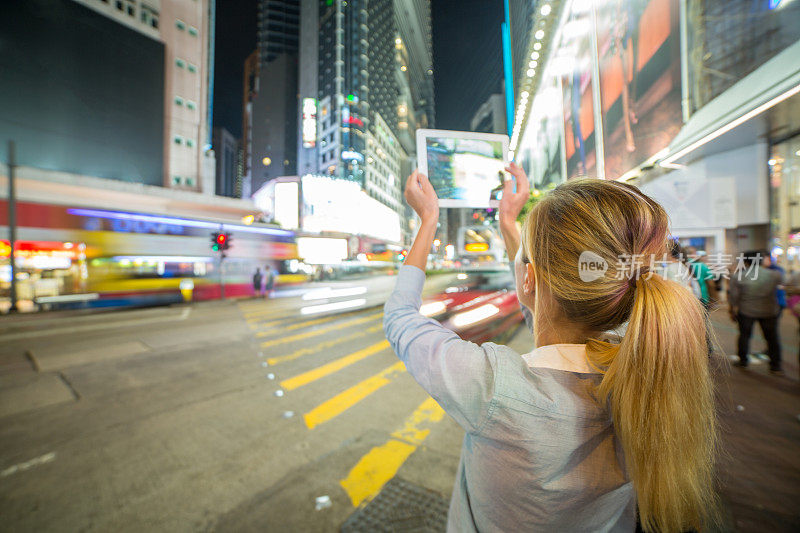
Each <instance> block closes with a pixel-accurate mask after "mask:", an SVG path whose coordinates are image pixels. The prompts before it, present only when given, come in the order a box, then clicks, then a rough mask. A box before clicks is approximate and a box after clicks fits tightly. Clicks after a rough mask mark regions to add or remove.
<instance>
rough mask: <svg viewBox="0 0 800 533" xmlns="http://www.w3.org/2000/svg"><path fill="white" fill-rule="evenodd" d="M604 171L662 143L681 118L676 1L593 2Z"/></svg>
mask: <svg viewBox="0 0 800 533" xmlns="http://www.w3.org/2000/svg"><path fill="white" fill-rule="evenodd" d="M595 6H596V9H597V45H598V56H599V62H600V99H601V102H602V116H603V130H604V131H603V134H604V135H603V138H604V151H605V171H606V177H608V178H612V179H613V178H618V177H619V176H621V175H622V174H624V173H625V172H627V171H628V170H630V169H631V168H633V167H636V166H637V165H639V164H641V163H642V162H644V161H645V160H647V159H648V158H649V157H651V156H652V155H653V154H655V153H657V152H659V151H660V150H662V149H664V148H666V147H667V146H668V145H669V143H670V141H671V140H672V139H673V138H674V137H675V135H677V133H678V131H680V128H681V126H682V123H681V81H680V28H679V12H678V10H679V5H678V2H674V1H671V0H607V1H598V2H595Z"/></svg>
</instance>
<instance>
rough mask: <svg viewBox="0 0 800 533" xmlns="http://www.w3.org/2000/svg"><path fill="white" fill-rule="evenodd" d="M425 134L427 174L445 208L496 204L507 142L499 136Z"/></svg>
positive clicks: (501, 181)
mask: <svg viewBox="0 0 800 533" xmlns="http://www.w3.org/2000/svg"><path fill="white" fill-rule="evenodd" d="M470 137H480V136H479V135H476V134H469V133H466V132H465V137H459V136H452V134H451V135H447V136H438V135H435V134H431V135H426V136H425V162H426V166H427V169H426V170H427V175H428V179H430V181H431V184H432V185H433V187H434V189H435V190H436V194H437V196H438V197H439V201H440V205H442V206H444V207H489V206H496V205H497V200H499V193H500V191H501V190H502V186H503V181H504V180H505V171H504V168H505V166H506V163H505V159H506V158H505V152H506V146H507V145H506V143H505V142H504V141H503V140H502V139H498V138H497V137H500V136H486V137H494V138H470Z"/></svg>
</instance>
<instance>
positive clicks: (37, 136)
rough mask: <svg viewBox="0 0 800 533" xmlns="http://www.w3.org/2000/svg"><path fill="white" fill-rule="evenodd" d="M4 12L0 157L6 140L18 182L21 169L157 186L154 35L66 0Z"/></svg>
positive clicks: (159, 85) (158, 99) (158, 77)
mask: <svg viewBox="0 0 800 533" xmlns="http://www.w3.org/2000/svg"><path fill="white" fill-rule="evenodd" d="M97 3H98V4H100V3H101V2H97ZM125 7H126V8H127V7H128V6H127V4H126V6H125ZM3 8H4V9H3V16H2V17H0V42H2V48H3V56H2V71H3V73H2V75H0V102H2V105H0V139H2V146H0V157H2V160H3V161H6V159H5V156H4V153H5V148H6V141H8V140H12V141H15V143H16V161H17V164H18V165H19V166H20V167H21V168H20V169H19V170H18V175H23V174H24V173H25V172H26V171H27V170H26V167H27V169H36V171H37V172H38V173H39V174H41V173H42V172H41V171H46V172H44V174H46V175H52V174H54V173H66V174H67V175H70V176H90V177H95V178H103V179H105V180H116V181H125V182H136V183H142V184H146V185H155V186H163V185H164V172H163V166H164V163H165V161H166V154H165V152H164V148H163V145H164V143H163V139H164V138H165V137H166V135H167V133H166V132H165V130H164V123H165V118H164V117H165V115H164V93H165V89H164V87H165V84H164V75H165V72H164V57H165V54H166V52H165V45H164V43H162V42H161V41H160V40H159V39H158V29H157V28H153V27H152V26H151V24H150V23H149V24H145V23H143V22H140V19H139V18H138V17H133V16H132V15H128V14H127V10H126V12H125V14H124V16H125V17H127V18H129V19H131V20H130V21H128V23H127V24H120V23H119V22H118V21H116V20H113V19H112V18H109V17H107V16H104V15H103V14H101V13H98V12H97V11H95V10H92V9H88V8H87V7H85V5H83V4H82V3H78V2H74V1H73V0H30V1H26V2H12V3H6V4H4V6H3ZM135 14H137V12H136V11H134V15H135ZM150 20H151V21H153V20H155V19H150ZM156 24H157V23H156ZM89 52H91V53H89ZM37 175H38V174H37ZM101 183H102V182H101Z"/></svg>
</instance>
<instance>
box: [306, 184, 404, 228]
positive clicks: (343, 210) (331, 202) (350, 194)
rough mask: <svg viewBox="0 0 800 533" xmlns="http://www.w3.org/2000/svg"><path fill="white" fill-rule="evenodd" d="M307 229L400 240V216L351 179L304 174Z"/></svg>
mask: <svg viewBox="0 0 800 533" xmlns="http://www.w3.org/2000/svg"><path fill="white" fill-rule="evenodd" d="M302 222H303V224H302V228H303V230H304V231H307V232H313V233H320V232H323V231H335V232H341V233H350V234H352V235H367V236H370V237H375V238H378V239H382V240H385V241H390V242H400V240H401V235H402V233H401V229H400V216H399V215H398V214H397V213H396V212H395V211H394V210H393V209H391V208H389V207H387V206H385V205H384V204H382V203H381V202H379V201H377V200H375V199H374V198H371V197H370V196H369V195H368V194H367V193H365V192H364V191H363V190H361V186H360V185H359V184H358V183H356V182H354V181H350V180H342V179H335V178H330V177H326V176H312V175H306V176H303V221H302Z"/></svg>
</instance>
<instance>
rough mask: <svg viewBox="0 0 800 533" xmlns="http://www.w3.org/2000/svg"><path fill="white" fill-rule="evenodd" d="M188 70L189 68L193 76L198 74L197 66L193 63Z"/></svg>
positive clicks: (188, 66)
mask: <svg viewBox="0 0 800 533" xmlns="http://www.w3.org/2000/svg"><path fill="white" fill-rule="evenodd" d="M186 68H188V69H189V72H191V73H192V74H194V73H195V72H197V65H193V64H192V63H189V64H188V65H187V67H186Z"/></svg>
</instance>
